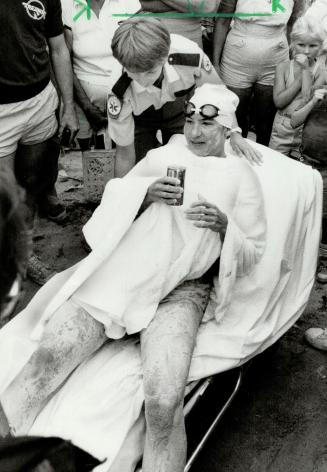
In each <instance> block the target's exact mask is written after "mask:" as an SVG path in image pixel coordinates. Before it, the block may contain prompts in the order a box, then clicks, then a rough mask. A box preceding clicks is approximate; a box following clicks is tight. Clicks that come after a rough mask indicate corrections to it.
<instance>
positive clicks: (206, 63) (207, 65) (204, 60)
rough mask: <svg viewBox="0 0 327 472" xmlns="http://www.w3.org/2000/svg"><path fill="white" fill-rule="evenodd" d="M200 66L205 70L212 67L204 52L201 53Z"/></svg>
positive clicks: (207, 70)
mask: <svg viewBox="0 0 327 472" xmlns="http://www.w3.org/2000/svg"><path fill="white" fill-rule="evenodd" d="M201 67H202V68H203V69H204V70H205V71H206V72H210V71H211V69H212V64H211V62H210V59H209V57H208V56H206V55H205V54H204V55H203V58H202V64H201Z"/></svg>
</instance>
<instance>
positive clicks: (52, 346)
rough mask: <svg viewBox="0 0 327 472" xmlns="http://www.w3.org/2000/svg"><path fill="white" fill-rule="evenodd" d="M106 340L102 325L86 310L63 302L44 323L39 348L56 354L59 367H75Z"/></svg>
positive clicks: (68, 302)
mask: <svg viewBox="0 0 327 472" xmlns="http://www.w3.org/2000/svg"><path fill="white" fill-rule="evenodd" d="M106 340H107V337H106V335H105V332H104V327H103V325H102V324H101V323H99V322H98V321H97V320H95V319H94V318H92V316H91V315H89V314H88V313H87V312H86V310H84V309H83V308H82V307H79V306H78V305H77V304H75V303H72V302H71V301H67V302H65V303H64V304H63V305H62V306H61V307H60V308H59V309H58V310H57V311H56V312H55V313H54V314H53V316H52V317H51V318H50V319H49V321H48V323H47V324H46V325H45V328H44V332H43V335H42V339H41V341H40V347H41V348H43V349H44V348H48V349H49V353H51V354H50V355H53V353H54V352H56V353H57V356H56V357H58V358H60V359H61V362H62V366H63V367H64V366H66V365H67V364H70V366H71V368H74V367H75V366H76V365H78V364H79V363H80V362H82V361H83V360H84V359H86V358H87V357H88V356H89V355H91V354H92V353H93V352H95V351H96V350H97V349H98V348H99V347H100V346H102V344H103V343H104V342H105V341H106Z"/></svg>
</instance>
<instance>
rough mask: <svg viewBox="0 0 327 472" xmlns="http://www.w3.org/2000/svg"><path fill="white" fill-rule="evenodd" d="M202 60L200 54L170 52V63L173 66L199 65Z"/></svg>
mask: <svg viewBox="0 0 327 472" xmlns="http://www.w3.org/2000/svg"><path fill="white" fill-rule="evenodd" d="M199 62H200V54H191V53H181V52H176V53H172V54H169V56H168V64H170V65H172V66H190V67H198V66H199Z"/></svg>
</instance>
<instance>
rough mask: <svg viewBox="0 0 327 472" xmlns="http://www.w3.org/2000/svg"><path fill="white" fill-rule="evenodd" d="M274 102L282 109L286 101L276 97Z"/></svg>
mask: <svg viewBox="0 0 327 472" xmlns="http://www.w3.org/2000/svg"><path fill="white" fill-rule="evenodd" d="M274 104H275V107H276V108H277V109H278V110H281V109H282V108H284V106H285V103H284V101H283V100H281V99H280V98H278V97H274Z"/></svg>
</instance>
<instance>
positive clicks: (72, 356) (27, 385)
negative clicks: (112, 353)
mask: <svg viewBox="0 0 327 472" xmlns="http://www.w3.org/2000/svg"><path fill="white" fill-rule="evenodd" d="M106 339H107V338H106V336H105V333H104V328H103V325H102V324H101V323H99V322H98V321H96V320H95V319H94V318H92V317H91V316H90V315H89V314H88V313H87V312H86V311H85V310H83V309H82V308H80V307H77V306H75V305H73V304H72V303H71V302H66V303H64V304H63V305H62V306H61V308H59V309H58V310H57V311H56V312H55V313H54V315H53V316H52V317H51V318H50V320H49V322H48V323H47V325H46V327H45V330H44V334H43V337H42V339H41V341H40V345H39V347H38V348H37V350H36V351H35V352H34V354H33V355H32V356H31V358H30V360H29V361H28V363H27V364H26V365H25V366H24V368H23V369H22V370H21V372H20V373H19V374H18V376H17V377H16V378H15V379H14V380H13V382H12V383H11V384H10V385H9V387H8V388H7V390H6V391H5V392H4V393H3V394H2V396H1V399H0V400H1V404H2V406H3V409H4V411H5V414H6V416H7V418H8V420H9V423H10V426H11V428H12V431H13V432H14V434H19V435H22V434H26V433H27V432H28V430H29V429H30V427H31V426H32V424H33V422H34V420H35V418H36V416H37V415H38V413H39V412H40V410H41V409H42V408H43V406H44V405H45V403H46V401H47V399H48V398H49V396H50V395H51V394H52V393H53V392H54V391H55V390H56V389H57V388H58V387H59V386H60V385H61V384H62V383H63V382H64V381H65V380H66V378H67V377H68V375H69V374H70V373H71V372H72V371H73V370H74V369H75V368H76V367H77V366H78V365H79V364H80V363H81V362H83V361H84V360H85V359H86V358H87V357H88V356H90V355H91V354H92V353H93V352H95V351H96V350H97V349H98V348H99V347H100V346H101V345H102V344H103V343H104V342H105V341H106Z"/></svg>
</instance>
